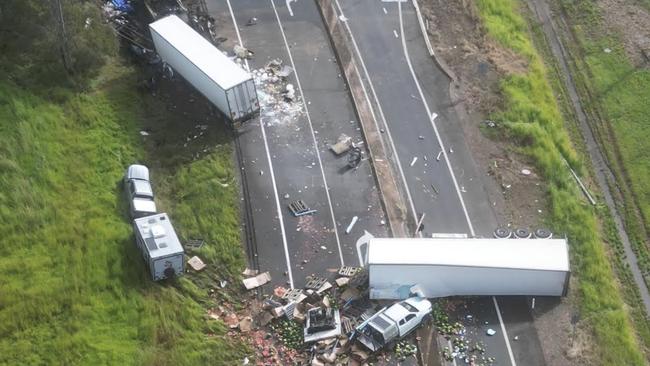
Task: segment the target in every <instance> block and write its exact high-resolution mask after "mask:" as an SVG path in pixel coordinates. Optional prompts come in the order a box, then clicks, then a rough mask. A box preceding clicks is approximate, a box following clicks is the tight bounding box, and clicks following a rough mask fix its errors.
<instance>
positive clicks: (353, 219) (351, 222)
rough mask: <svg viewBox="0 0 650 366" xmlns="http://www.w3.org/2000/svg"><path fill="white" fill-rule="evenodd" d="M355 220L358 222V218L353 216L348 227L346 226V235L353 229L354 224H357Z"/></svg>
mask: <svg viewBox="0 0 650 366" xmlns="http://www.w3.org/2000/svg"><path fill="white" fill-rule="evenodd" d="M357 220H359V217H358V216H354V217H353V218H352V221H350V225H348V227H347V228H346V229H345V233H346V234H349V233H350V232H351V231H352V228H353V227H354V224H356V223H357Z"/></svg>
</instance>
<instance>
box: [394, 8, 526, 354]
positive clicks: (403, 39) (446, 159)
mask: <svg viewBox="0 0 650 366" xmlns="http://www.w3.org/2000/svg"><path fill="white" fill-rule="evenodd" d="M397 8H398V13H399V26H400V32H401V33H402V34H404V21H403V19H402V4H401V3H398V4H397ZM402 47H403V48H404V56H405V57H406V62H407V63H408V66H409V69H410V70H411V76H412V77H413V81H414V82H415V85H416V86H417V89H418V92H419V94H420V98H421V99H422V103H423V104H424V107H425V109H426V110H427V114H428V115H429V120H430V121H431V125H432V126H433V129H434V131H435V133H436V137H437V138H438V143H439V144H440V148H441V149H442V154H443V156H444V158H445V162H446V163H447V167H448V168H449V173H450V174H451V178H452V181H453V182H454V187H455V188H456V193H457V194H458V198H459V199H460V203H461V205H462V207H463V212H464V213H465V218H466V220H467V224H468V225H469V229H470V232H471V234H472V236H474V235H475V234H474V228H473V226H472V222H471V220H470V218H469V214H468V213H467V209H466V207H465V201H464V199H463V196H462V195H461V193H460V190H459V188H458V183H457V182H456V177H455V175H454V171H453V169H452V168H451V164H450V162H449V157H448V156H447V151H446V149H445V147H444V145H443V143H442V138H441V137H440V134H439V133H438V128H437V127H436V124H435V121H434V118H433V117H432V114H431V111H430V109H429V105H428V103H427V101H426V99H425V97H424V93H423V92H422V88H421V87H420V83H419V81H418V80H417V76H416V75H415V71H414V70H413V65H412V64H411V59H410V57H409V54H408V48H407V47H406V40H405V37H402ZM492 302H493V303H494V309H495V310H496V312H497V318H498V319H499V325H500V326H501V331H502V332H503V339H504V340H505V342H506V349H507V350H508V356H509V357H510V363H511V365H512V366H517V362H515V356H514V354H513V353H512V347H511V346H510V340H509V339H508V333H507V332H506V326H505V324H504V323H503V317H502V316H501V309H500V308H499V304H498V302H497V299H496V297H495V296H492Z"/></svg>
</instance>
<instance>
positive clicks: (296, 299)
mask: <svg viewBox="0 0 650 366" xmlns="http://www.w3.org/2000/svg"><path fill="white" fill-rule="evenodd" d="M306 298H307V295H305V294H304V293H303V291H302V289H299V288H292V289H291V290H289V291H287V292H286V293H285V294H284V295H282V299H283V300H286V301H287V302H293V303H296V304H299V303H301V302H302V301H303V300H305V299H306Z"/></svg>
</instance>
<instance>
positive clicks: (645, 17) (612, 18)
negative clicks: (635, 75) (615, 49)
mask: <svg viewBox="0 0 650 366" xmlns="http://www.w3.org/2000/svg"><path fill="white" fill-rule="evenodd" d="M597 4H598V7H599V8H600V10H601V11H602V14H603V18H604V20H605V25H606V26H607V27H608V28H610V29H611V30H613V31H615V32H616V33H618V34H619V35H620V36H621V41H622V42H623V47H624V48H625V52H626V54H627V56H628V57H629V59H630V60H631V61H632V63H633V64H634V65H636V66H637V67H639V66H642V65H643V66H645V67H650V62H649V61H650V13H649V12H648V11H647V10H646V9H645V8H643V7H641V6H640V5H638V4H635V2H634V1H631V0H601V1H598V2H597Z"/></svg>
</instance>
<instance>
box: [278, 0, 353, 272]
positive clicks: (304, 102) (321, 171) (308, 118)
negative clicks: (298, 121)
mask: <svg viewBox="0 0 650 366" xmlns="http://www.w3.org/2000/svg"><path fill="white" fill-rule="evenodd" d="M271 5H272V6H273V12H275V18H276V19H277V20H278V27H279V28H280V33H282V39H283V40H284V46H285V47H286V49H287V54H288V55H289V61H291V67H293V70H294V75H296V83H297V84H298V90H299V91H300V97H301V98H302V101H303V104H302V105H303V107H304V108H305V112H306V114H307V122H308V123H309V130H310V131H311V138H312V141H313V144H314V150H316V157H317V158H318V166H319V167H320V173H321V176H322V177H323V183H324V184H325V194H326V196H327V204H328V205H329V208H330V216H331V218H332V226H333V227H334V235H335V237H336V245H337V247H338V250H339V258H340V259H341V266H345V262H344V260H343V251H342V250H341V241H340V240H339V231H338V229H337V228H336V217H334V208H333V207H332V198H331V197H330V188H329V186H328V185H327V178H326V177H325V170H324V169H323V161H322V160H321V157H320V151H319V150H318V142H317V141H316V134H315V133H314V126H313V124H312V122H311V116H310V115H309V108H307V104H308V103H307V100H306V99H305V94H303V91H302V85H301V84H300V77H299V76H298V69H297V68H296V64H295V63H294V62H293V56H292V55H291V49H290V48H289V42H288V41H287V36H286V34H284V29H283V26H282V21H281V20H280V15H279V14H278V9H277V8H276V7H275V2H274V1H273V0H271Z"/></svg>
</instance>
